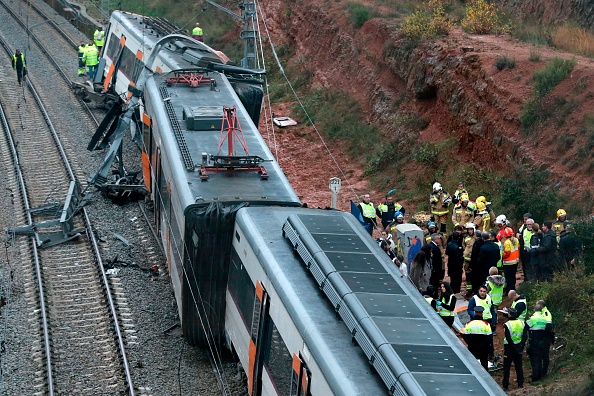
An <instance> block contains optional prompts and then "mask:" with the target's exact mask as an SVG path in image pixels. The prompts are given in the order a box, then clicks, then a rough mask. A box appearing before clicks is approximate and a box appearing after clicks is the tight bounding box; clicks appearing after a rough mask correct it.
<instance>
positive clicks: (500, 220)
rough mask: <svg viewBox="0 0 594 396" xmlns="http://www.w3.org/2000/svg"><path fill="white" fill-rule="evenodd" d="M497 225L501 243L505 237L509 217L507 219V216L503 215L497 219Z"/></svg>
mask: <svg viewBox="0 0 594 396" xmlns="http://www.w3.org/2000/svg"><path fill="white" fill-rule="evenodd" d="M495 225H496V226H497V229H498V230H499V231H498V232H497V240H498V241H501V239H502V238H504V237H505V227H506V226H507V217H505V215H503V214H502V215H499V216H497V218H496V219H495Z"/></svg>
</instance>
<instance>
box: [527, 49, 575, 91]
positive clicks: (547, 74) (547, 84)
mask: <svg viewBox="0 0 594 396" xmlns="http://www.w3.org/2000/svg"><path fill="white" fill-rule="evenodd" d="M575 64H576V60H575V59H562V58H553V59H551V60H550V61H549V62H548V63H547V65H546V66H545V68H544V69H541V70H537V71H535V72H534V82H535V86H534V88H535V93H536V95H537V96H540V97H543V96H545V95H546V94H548V93H549V92H551V91H552V90H553V88H555V87H556V86H557V84H559V83H560V82H561V81H563V80H564V79H565V78H566V77H567V76H568V75H569V74H570V73H571V71H572V70H573V68H574V66H575Z"/></svg>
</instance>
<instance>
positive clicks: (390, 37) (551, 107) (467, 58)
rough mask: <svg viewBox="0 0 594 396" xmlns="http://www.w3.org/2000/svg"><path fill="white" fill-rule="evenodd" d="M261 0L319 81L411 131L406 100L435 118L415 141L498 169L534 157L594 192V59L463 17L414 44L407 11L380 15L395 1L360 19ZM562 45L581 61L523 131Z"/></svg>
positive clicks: (333, 5) (278, 33)
mask: <svg viewBox="0 0 594 396" xmlns="http://www.w3.org/2000/svg"><path fill="white" fill-rule="evenodd" d="M516 3H517V4H516ZM565 3H567V4H565ZM262 4H263V10H265V11H264V12H265V14H266V17H267V19H268V20H269V29H270V31H271V34H272V37H273V40H274V41H275V44H276V46H277V48H278V47H279V46H282V45H287V46H290V47H291V48H293V51H294V53H295V54H296V55H295V57H294V58H293V60H292V62H300V63H301V64H302V67H303V68H304V69H307V70H309V71H310V72H311V83H312V84H311V85H312V87H314V88H315V87H321V88H324V89H339V90H344V91H346V92H347V93H348V94H349V95H350V96H351V97H355V98H357V100H358V102H359V103H360V105H361V108H362V110H363V113H364V116H365V120H366V121H367V122H368V123H374V124H376V125H378V126H379V128H380V129H381V131H382V133H383V134H384V135H385V136H394V135H398V134H401V133H405V132H404V131H403V130H402V128H400V127H399V125H398V123H397V122H395V117H396V115H397V114H398V113H399V112H402V111H403V109H406V111H408V112H410V113H414V114H418V115H419V116H420V117H422V118H423V119H424V120H427V121H428V125H427V127H426V128H424V129H422V130H421V131H420V132H418V136H415V139H414V140H415V141H417V142H418V143H417V144H423V142H439V141H442V140H444V139H453V140H454V144H453V145H450V146H448V150H449V154H448V155H449V156H450V157H451V158H454V159H455V160H456V161H457V162H458V163H461V164H464V163H470V164H473V165H477V166H479V167H482V168H484V169H489V170H493V171H495V172H498V174H506V172H509V171H510V170H511V168H512V167H513V166H514V165H517V164H527V165H529V166H530V167H532V168H534V169H541V170H548V171H550V172H551V180H550V182H551V185H552V186H554V187H555V188H559V189H560V190H562V191H563V192H565V193H567V194H570V195H571V196H573V197H575V198H577V199H582V200H583V199H586V200H588V199H590V197H591V193H592V192H594V185H593V184H592V183H591V181H592V179H593V177H592V174H593V173H594V163H593V157H592V155H593V154H594V153H593V151H592V147H593V146H594V130H593V129H592V125H590V122H591V121H590V120H591V119H590V112H591V111H592V112H593V113H592V116H594V110H591V109H593V108H594V107H593V105H594V94H593V87H592V83H593V82H594V81H593V78H594V64H593V61H592V60H591V59H588V58H584V57H579V56H575V55H573V54H567V53H562V52H559V51H556V50H554V49H551V48H548V47H535V46H532V45H529V44H524V43H521V42H519V41H517V40H515V39H512V38H511V37H509V36H508V35H500V36H495V35H470V34H466V33H464V32H462V31H461V30H459V29H454V30H452V31H451V33H450V34H449V35H448V36H446V37H444V38H441V39H438V40H435V41H430V42H429V41H427V42H416V43H412V44H411V42H410V40H408V39H405V38H403V37H402V36H401V34H400V32H399V25H400V23H401V20H399V19H397V18H385V17H381V16H383V15H389V14H390V8H389V7H385V6H383V7H380V6H377V5H375V4H368V5H367V6H368V7H370V8H372V9H374V10H375V12H376V15H380V17H375V18H371V19H369V20H367V21H366V22H365V23H364V24H363V25H362V26H361V27H360V28H358V29H357V28H355V27H354V25H353V22H352V21H351V19H349V15H348V12H347V11H346V10H345V3H343V2H340V1H333V0H332V1H330V0H328V1H324V0H316V1H308V2H295V1H289V0H287V1H279V0H266V1H264V2H263V3H262ZM507 4H508V5H510V6H517V10H518V13H522V14H523V15H529V14H530V15H541V16H542V18H544V19H546V20H547V22H551V23H554V22H559V21H563V20H565V19H566V18H567V17H568V16H572V15H580V16H581V17H582V18H583V21H584V23H588V21H589V20H590V19H589V18H591V16H593V15H594V6H593V5H592V2H586V1H569V0H562V1H544V2H519V1H518V2H516V1H508V2H507ZM503 57H505V58H507V59H510V60H513V62H514V67H513V68H503V70H499V69H498V68H497V67H496V61H497V60H498V59H500V58H503ZM556 57H557V58H562V59H568V60H571V59H575V60H576V64H575V66H574V68H573V71H572V72H571V74H570V75H569V76H568V77H567V78H565V79H564V80H563V81H562V82H561V83H560V84H559V85H557V86H556V87H555V88H554V89H553V90H552V91H551V92H550V93H548V94H547V95H546V96H545V97H544V99H543V100H542V103H541V107H540V108H539V112H540V113H542V114H540V113H539V116H541V117H540V119H541V121H540V122H539V123H537V125H536V127H535V128H534V129H533V130H531V131H528V132H527V131H523V130H522V126H521V123H520V114H521V112H522V108H523V106H524V103H526V102H527V101H528V100H529V98H530V97H531V96H532V95H533V92H534V89H535V88H534V81H533V74H534V72H535V71H536V70H539V69H542V68H544V67H545V66H546V65H547V62H549V61H550V60H551V59H553V58H556ZM289 64H291V62H290V63H289ZM403 97H404V98H406V100H404V101H403V100H402V98H403ZM411 167H412V168H415V169H418V167H425V164H422V163H419V164H412V165H409V166H408V168H407V167H406V166H405V168H406V170H407V172H408V174H409V175H410V176H411V177H413V178H415V177H417V176H416V175H418V173H417V172H410V170H411ZM400 170H402V169H400ZM432 171H433V170H432V169H425V170H423V171H422V172H421V174H424V175H427V176H426V178H425V179H426V180H424V181H426V182H427V183H429V182H432V180H430V179H431V177H432ZM568 180H571V181H573V182H569V183H566V181H568ZM405 184H408V185H411V184H414V181H413V180H407V183H405ZM306 199H307V197H306ZM590 200H591V199H590ZM588 209H589V208H588Z"/></svg>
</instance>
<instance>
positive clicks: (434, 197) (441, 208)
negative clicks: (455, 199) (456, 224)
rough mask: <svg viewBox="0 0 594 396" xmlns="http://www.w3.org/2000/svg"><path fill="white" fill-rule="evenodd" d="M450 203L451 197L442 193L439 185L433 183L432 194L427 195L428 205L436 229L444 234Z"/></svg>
mask: <svg viewBox="0 0 594 396" xmlns="http://www.w3.org/2000/svg"><path fill="white" fill-rule="evenodd" d="M451 203H452V197H451V196H450V194H448V193H447V192H446V191H443V188H442V187H441V184H440V183H433V192H432V193H431V195H429V205H430V206H431V213H432V214H433V221H434V222H435V224H436V225H437V229H438V230H439V231H440V232H442V233H445V232H446V221H447V220H448V208H449V206H450V205H451Z"/></svg>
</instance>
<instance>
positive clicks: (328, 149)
mask: <svg viewBox="0 0 594 396" xmlns="http://www.w3.org/2000/svg"><path fill="white" fill-rule="evenodd" d="M257 7H258V8H260V5H259V3H258V5H257ZM260 13H261V14H262V15H263V16H264V15H265V14H264V13H263V12H262V11H261V9H260ZM262 23H263V25H264V28H265V30H266V37H267V38H268V42H269V43H270V48H271V51H272V54H273V56H274V59H275V61H276V64H277V66H278V68H279V70H280V73H281V75H282V76H283V77H284V78H285V81H286V82H287V85H288V86H289V89H290V90H291V92H292V94H293V96H294V97H295V100H296V101H297V103H298V104H299V107H301V110H302V111H303V113H304V114H305V116H306V117H307V120H308V121H309V123H310V124H311V125H312V127H313V129H314V131H315V133H316V134H317V135H318V138H319V139H320V141H321V142H322V145H323V146H324V148H325V149H326V151H327V152H328V155H329V156H330V158H331V159H332V162H334V165H335V166H336V168H337V170H338V171H339V172H340V175H341V177H342V179H343V180H344V181H346V183H347V185H348V188H349V190H350V191H351V192H352V196H353V197H354V200H355V201H357V202H359V195H358V194H357V192H356V191H355V189H354V187H353V185H352V184H351V182H350V180H349V178H348V177H347V176H346V174H345V172H344V171H343V169H342V167H341V166H340V164H339V163H338V161H337V159H336V157H335V156H334V155H333V154H332V151H331V150H330V147H328V145H327V144H326V140H325V139H324V137H323V136H322V134H321V133H320V131H319V130H318V128H317V127H316V125H315V123H314V121H313V120H312V118H311V117H310V115H309V113H308V111H307V109H306V108H305V106H304V105H303V102H302V101H301V99H300V98H299V96H298V95H297V92H296V91H295V89H294V88H293V85H292V84H291V81H290V80H289V77H288V76H287V74H286V73H285V69H284V68H283V66H282V63H281V61H280V59H279V57H278V54H277V52H276V49H275V48H274V43H273V41H272V37H271V35H270V31H269V30H268V24H267V23H266V18H264V17H263V18H262Z"/></svg>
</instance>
